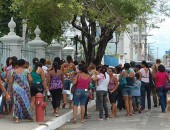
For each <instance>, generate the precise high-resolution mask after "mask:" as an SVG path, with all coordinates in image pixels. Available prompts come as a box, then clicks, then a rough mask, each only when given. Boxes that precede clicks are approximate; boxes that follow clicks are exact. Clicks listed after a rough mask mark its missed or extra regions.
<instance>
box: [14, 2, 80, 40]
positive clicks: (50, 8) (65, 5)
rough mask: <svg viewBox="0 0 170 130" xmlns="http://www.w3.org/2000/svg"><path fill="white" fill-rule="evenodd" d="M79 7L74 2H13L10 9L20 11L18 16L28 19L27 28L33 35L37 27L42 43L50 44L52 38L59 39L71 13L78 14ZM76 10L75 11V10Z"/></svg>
mask: <svg viewBox="0 0 170 130" xmlns="http://www.w3.org/2000/svg"><path fill="white" fill-rule="evenodd" d="M78 8H80V6H78V5H77V4H76V3H75V2H74V0H73V1H72V4H70V2H69V1H68V0H32V1H28V0H14V3H13V6H12V9H13V10H18V9H19V10H20V9H21V10H22V12H21V14H20V16H21V17H22V18H24V19H28V27H29V29H30V31H31V34H32V33H33V31H34V29H35V28H36V26H37V25H39V27H40V29H41V31H42V33H41V37H42V39H43V40H44V41H46V42H48V43H51V40H52V39H53V38H57V37H60V36H61V34H62V33H63V29H64V28H66V27H67V24H66V22H67V21H70V19H71V18H72V15H73V13H75V11H76V13H78V14H79V13H80V11H81V10H80V9H78ZM75 9H76V10H75Z"/></svg>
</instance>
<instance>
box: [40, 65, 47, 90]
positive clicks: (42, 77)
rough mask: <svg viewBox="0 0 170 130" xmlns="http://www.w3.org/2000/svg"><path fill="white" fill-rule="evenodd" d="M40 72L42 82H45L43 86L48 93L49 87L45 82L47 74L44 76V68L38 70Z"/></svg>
mask: <svg viewBox="0 0 170 130" xmlns="http://www.w3.org/2000/svg"><path fill="white" fill-rule="evenodd" d="M38 69H39V70H40V75H41V79H42V82H43V85H44V87H45V89H46V91H48V86H47V82H46V80H45V74H44V71H43V69H42V68H38Z"/></svg>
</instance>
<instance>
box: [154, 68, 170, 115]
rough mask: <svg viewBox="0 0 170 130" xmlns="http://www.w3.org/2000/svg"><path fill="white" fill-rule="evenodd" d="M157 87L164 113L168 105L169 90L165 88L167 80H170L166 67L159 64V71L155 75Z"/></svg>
mask: <svg viewBox="0 0 170 130" xmlns="http://www.w3.org/2000/svg"><path fill="white" fill-rule="evenodd" d="M155 81H156V88H157V92H158V96H159V102H160V105H161V108H162V112H163V113H164V112H165V110H166V106H167V90H166V89H165V88H164V86H165V83H166V82H167V81H169V82H170V80H169V76H168V73H167V72H165V67H164V66H163V65H159V66H158V72H157V73H156V76H155Z"/></svg>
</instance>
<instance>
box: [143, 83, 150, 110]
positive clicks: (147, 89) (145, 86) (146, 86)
mask: <svg viewBox="0 0 170 130" xmlns="http://www.w3.org/2000/svg"><path fill="white" fill-rule="evenodd" d="M145 93H146V95H147V103H148V109H149V110H150V109H151V88H150V84H149V83H146V82H143V81H142V86H141V106H142V107H141V110H144V109H145V97H146V95H145Z"/></svg>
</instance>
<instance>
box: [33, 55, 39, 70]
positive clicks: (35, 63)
mask: <svg viewBox="0 0 170 130" xmlns="http://www.w3.org/2000/svg"><path fill="white" fill-rule="evenodd" d="M32 63H33V65H34V70H33V71H37V69H38V67H39V59H38V58H33V60H32Z"/></svg>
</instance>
